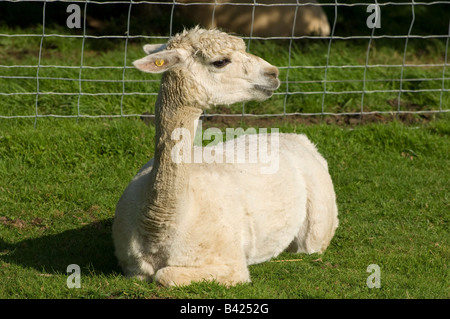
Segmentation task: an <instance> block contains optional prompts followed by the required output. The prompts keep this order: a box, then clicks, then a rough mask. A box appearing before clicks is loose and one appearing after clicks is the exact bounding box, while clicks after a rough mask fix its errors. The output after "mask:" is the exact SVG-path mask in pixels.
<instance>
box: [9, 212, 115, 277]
mask: <svg viewBox="0 0 450 319" xmlns="http://www.w3.org/2000/svg"><path fill="white" fill-rule="evenodd" d="M111 225H112V218H110V219H107V220H102V221H96V222H94V223H91V224H89V225H86V226H83V227H81V228H77V229H71V230H66V231H64V232H62V233H59V234H52V235H44V236H42V237H38V238H33V239H26V240H23V241H20V242H18V243H14V244H10V243H7V242H5V241H4V240H3V239H1V238H0V251H1V252H2V254H1V255H0V259H1V260H2V261H3V262H6V263H13V264H17V265H20V266H23V267H31V268H35V269H36V270H38V271H40V272H43V273H54V274H61V273H63V274H66V273H67V266H68V265H70V264H77V265H79V266H80V268H81V269H82V271H83V270H84V271H83V273H86V269H87V270H88V273H90V274H92V275H94V274H95V275H99V274H104V275H108V274H112V273H120V268H119V267H118V265H117V260H116V258H115V256H114V245H113V242H112V236H111Z"/></svg>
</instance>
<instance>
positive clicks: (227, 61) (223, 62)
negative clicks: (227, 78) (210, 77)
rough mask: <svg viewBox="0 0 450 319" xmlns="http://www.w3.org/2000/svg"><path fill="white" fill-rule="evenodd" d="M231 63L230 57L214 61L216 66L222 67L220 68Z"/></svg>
mask: <svg viewBox="0 0 450 319" xmlns="http://www.w3.org/2000/svg"><path fill="white" fill-rule="evenodd" d="M229 63H231V61H230V60H228V59H223V60H218V61H214V62H213V63H212V65H214V67H216V68H218V69H220V68H223V67H224V66H225V65H227V64H229Z"/></svg>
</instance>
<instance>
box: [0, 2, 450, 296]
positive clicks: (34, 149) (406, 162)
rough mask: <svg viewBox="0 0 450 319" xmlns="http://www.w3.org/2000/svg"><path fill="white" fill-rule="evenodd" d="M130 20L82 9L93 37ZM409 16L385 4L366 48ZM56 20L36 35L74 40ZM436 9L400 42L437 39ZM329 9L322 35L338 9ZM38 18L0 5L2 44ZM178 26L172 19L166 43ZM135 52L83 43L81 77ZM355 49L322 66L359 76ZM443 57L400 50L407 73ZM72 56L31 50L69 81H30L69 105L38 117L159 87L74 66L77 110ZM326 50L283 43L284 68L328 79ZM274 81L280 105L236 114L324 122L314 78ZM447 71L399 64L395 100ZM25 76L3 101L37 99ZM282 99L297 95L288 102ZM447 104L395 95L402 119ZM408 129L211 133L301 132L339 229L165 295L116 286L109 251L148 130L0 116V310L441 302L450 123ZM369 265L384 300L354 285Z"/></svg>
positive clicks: (117, 10)
mask: <svg viewBox="0 0 450 319" xmlns="http://www.w3.org/2000/svg"><path fill="white" fill-rule="evenodd" d="M347 2H350V1H347ZM358 2H359V1H358ZM137 7H138V6H137V5H136V6H134V8H137ZM127 8H128V5H125V6H123V5H117V6H116V5H114V6H101V5H89V10H88V17H89V19H91V18H93V19H97V20H98V21H100V24H98V27H93V26H89V27H88V29H87V33H88V34H91V35H105V34H108V35H111V34H116V35H117V34H123V32H124V30H126V21H127ZM139 8H140V6H139ZM405 8H406V7H405V6H387V7H383V9H382V10H383V11H382V29H381V30H376V33H375V35H377V34H378V32H381V33H382V34H390V35H405V34H407V33H408V28H409V25H410V19H411V13H412V12H411V8H409V7H408V8H406V9H405ZM65 9H66V4H64V3H58V2H56V3H47V12H46V16H47V22H46V33H47V34H51V33H55V34H80V32H81V31H80V30H68V29H67V28H65V27H64V25H65V18H66V15H65ZM447 9H448V5H445V4H442V5H441V4H440V5H433V6H415V23H414V28H413V30H412V34H419V35H430V34H434V35H437V34H444V35H445V34H448V21H447V20H446V19H445V17H444V18H442V17H443V16H445V15H443V14H442V12H447V11H448V10H447ZM446 10H447V11H446ZM170 11H171V6H170V5H167V6H162V7H160V8H159V9H157V8H154V7H151V8H147V10H135V11H133V12H132V19H131V22H132V24H131V25H130V34H132V35H136V34H150V35H160V36H167V35H168V30H167V25H168V21H169V18H170ZM325 11H326V12H327V15H328V17H329V20H330V21H331V22H333V19H334V8H333V7H326V8H325ZM36 12H42V4H39V3H5V2H2V3H0V34H20V33H22V34H41V33H42V25H41V23H42V15H40V14H36ZM61 12H62V14H61ZM366 15H367V14H366V12H365V7H361V6H355V7H339V11H338V19H337V24H336V30H335V35H337V36H351V35H370V30H368V29H367V28H366V27H365V18H364V19H356V18H355V17H361V16H364V17H366ZM111 16H114V19H111V18H110V17H111ZM98 21H97V22H98ZM148 21H151V23H149V22H148ZM430 21H432V22H433V23H430ZM189 23H190V22H186V21H184V20H183V19H181V18H180V17H179V16H178V15H177V12H176V11H175V13H174V24H173V28H174V31H179V30H181V29H182V28H183V25H185V26H188V27H189V26H190V24H189ZM40 41H41V38H40V37H0V61H1V62H0V64H1V65H22V66H23V65H37V63H38V59H39V46H40ZM156 41H157V40H155V41H154V42H156ZM158 41H159V40H158ZM145 42H149V41H145ZM159 42H161V41H159ZM142 44H144V42H143V41H142V40H133V39H130V41H129V42H128V50H127V56H126V59H125V56H124V53H125V41H124V40H123V39H86V41H85V42H84V46H85V49H84V54H83V65H85V66H86V65H91V66H118V67H121V66H123V65H124V64H126V65H131V62H132V61H133V60H135V59H137V58H140V57H142V56H143V53H142V49H141V46H142ZM248 44H250V48H251V50H250V51H251V52H252V53H254V54H257V55H260V56H262V57H263V58H265V59H266V60H268V61H269V62H271V63H273V64H274V65H277V66H282V67H283V66H287V65H289V54H288V49H287V48H288V47H289V45H290V42H289V41H281V40H279V41H256V40H251V41H248ZM367 45H368V40H354V39H353V40H351V41H349V40H336V39H335V40H333V43H332V46H331V48H330V56H329V63H330V65H356V66H358V65H359V66H361V65H364V64H365V61H366V53H367ZM446 45H447V42H446V39H445V38H444V39H417V40H415V39H410V40H409V43H408V50H407V51H406V56H405V61H406V63H411V64H429V65H431V64H443V63H444V62H445V51H446ZM81 46H82V39H69V38H59V37H46V38H45V39H44V41H43V42H42V48H43V50H42V54H41V65H68V66H74V68H73V69H63V68H45V67H43V68H40V69H39V77H40V81H39V90H40V92H53V93H71V94H73V95H58V94H48V95H40V96H39V97H38V108H37V113H38V114H40V115H47V114H55V115H75V116H76V115H79V114H81V115H109V114H121V113H122V114H142V113H144V112H149V113H153V111H154V102H155V99H156V96H155V95H148V96H142V95H132V96H128V95H125V96H122V92H123V90H124V88H125V92H146V93H152V94H153V93H156V92H157V90H158V87H159V79H160V77H159V76H157V75H156V76H152V75H148V74H143V73H141V72H138V71H137V70H134V69H127V70H126V71H125V73H123V70H122V69H121V68H117V69H108V68H106V69H83V70H82V73H81V76H82V79H83V82H82V84H81V90H82V92H84V93H88V95H83V96H80V97H79V96H78V93H79V92H80V86H79V82H78V78H79V76H80V69H79V66H80V61H81ZM404 47H405V39H377V40H374V41H373V42H372V46H371V48H370V54H369V60H368V61H369V64H372V65H376V64H402V61H403V50H404ZM447 50H448V49H447ZM327 52H328V41H326V40H314V41H313V40H299V41H293V43H292V47H291V60H290V64H291V65H296V66H324V65H325V64H326V61H327ZM280 71H281V73H280V79H281V80H282V81H284V82H283V83H282V86H281V87H280V89H279V91H278V92H277V93H279V94H278V95H275V96H274V97H272V98H271V99H269V100H268V101H266V102H264V103H246V104H245V106H244V107H245V112H246V113H252V114H262V113H282V112H288V113H289V112H305V113H310V112H321V111H322V94H302V93H303V92H322V91H323V89H324V87H323V83H321V82H313V81H321V80H323V78H324V72H323V71H324V70H323V69H308V68H302V67H300V68H295V69H290V70H289V74H288V73H287V72H288V71H287V69H285V68H282V69H281V70H280ZM445 71H446V70H445V69H443V68H442V66H441V67H434V66H427V67H420V68H418V67H406V68H405V69H404V76H403V77H404V79H407V80H405V81H404V82H403V89H407V90H416V91H417V90H422V89H425V90H426V89H438V90H440V89H441V88H442V87H444V88H448V87H449V84H450V83H449V80H448V79H447V78H448V76H447V77H445V76H446V73H445ZM363 72H364V69H361V68H336V69H335V68H330V69H328V73H327V80H328V81H330V82H328V83H327V90H329V91H336V92H339V91H355V90H356V91H358V90H362V88H363V87H362V82H358V81H355V80H361V79H362V78H363V75H364V74H363ZM400 72H401V70H400V68H369V69H367V72H366V79H367V80H370V81H367V82H366V90H398V89H399V81H398V79H399V76H400ZM36 74H37V69H36V68H25V67H19V68H0V88H1V92H2V93H17V92H22V93H24V92H36V78H35V77H36ZM124 75H125V76H124ZM11 76H14V77H16V78H13V79H11V78H9V77H11ZM123 76H124V77H123ZM288 76H289V77H288ZM443 76H444V81H442V77H443ZM17 77H22V78H17ZM23 77H29V78H23ZM123 78H124V79H125V80H126V81H125V82H124V85H125V86H124V87H123V86H122V85H123V84H122V79H123ZM436 78H438V79H437V80H436ZM439 78H440V80H439ZM287 79H289V84H287V82H286V80H287ZM104 80H108V81H104ZM111 80H112V81H111ZM380 80H382V81H380ZM115 81H119V82H115ZM287 85H288V86H287ZM105 92H106V93H107V94H106V95H98V96H93V95H89V93H94V94H95V93H105ZM284 92H291V93H292V92H299V94H293V95H289V96H288V97H287V98H286V99H285V96H284V95H283V93H284ZM397 98H398V93H397V92H387V93H376V94H366V95H365V98H364V104H363V105H362V106H361V94H360V93H358V94H354V93H346V94H327V95H326V96H325V100H324V106H325V108H324V110H323V111H325V112H359V111H360V110H361V108H362V109H363V110H364V111H397V106H398V101H397V100H396V99H397ZM448 105H450V92H444V91H438V92H412V93H411V92H404V93H402V94H401V103H400V109H401V110H403V111H405V110H408V111H423V110H439V108H440V107H441V106H442V107H443V108H444V109H448ZM242 108H243V105H242V104H239V105H233V106H230V108H225V107H223V106H219V107H218V108H217V109H214V110H211V111H210V112H212V113H241V112H242ZM35 114H36V95H35V94H30V95H1V96H0V115H3V116H15V115H31V116H34V115H35ZM414 118H415V121H408V123H409V124H408V123H399V122H396V121H393V122H389V123H385V124H370V125H353V126H336V125H325V124H324V123H326V121H323V122H320V119H319V120H317V122H319V123H321V124H317V125H314V126H310V125H306V126H305V125H301V124H299V123H297V122H296V121H292V120H289V119H287V118H286V119H276V120H272V121H270V122H246V121H240V120H238V121H234V122H231V123H230V122H224V123H225V124H224V123H221V124H222V125H219V126H220V127H222V126H223V125H229V126H231V127H237V126H243V127H244V128H245V127H248V126H253V127H256V128H257V127H279V128H280V131H282V132H295V133H306V134H307V135H308V136H309V137H310V138H311V140H312V141H313V142H314V143H316V144H317V145H318V148H319V150H320V152H321V153H322V154H323V155H324V156H325V158H327V160H328V163H329V167H330V172H331V175H332V178H333V181H334V183H335V188H336V193H337V198H338V206H339V218H340V226H339V228H338V230H337V232H336V236H335V238H334V239H333V241H332V243H331V245H330V247H329V248H328V250H327V251H326V252H325V253H324V254H323V255H318V254H313V255H294V254H287V253H283V254H282V255H280V256H279V257H278V258H276V260H274V261H271V262H266V263H263V264H259V265H253V266H250V273H251V278H252V283H251V284H245V285H238V286H236V287H232V288H225V287H223V286H220V285H218V284H215V283H195V284H193V285H191V286H188V287H181V288H180V287H178V288H162V287H159V286H158V285H156V284H154V283H146V282H140V281H138V280H134V279H127V278H125V277H123V276H122V274H121V272H120V269H119V267H117V261H116V259H115V257H114V255H113V245H112V240H111V225H112V218H113V214H114V207H115V205H116V203H117V201H118V199H119V197H120V195H121V194H122V192H123V190H124V188H125V187H126V185H127V184H128V183H129V181H130V180H131V178H132V177H133V176H134V174H135V173H136V172H137V170H138V169H139V168H140V167H141V166H142V165H143V164H144V163H145V162H147V161H148V159H149V158H151V157H152V156H153V152H154V149H153V142H154V133H155V132H154V127H153V125H150V126H146V125H145V124H144V123H143V122H142V121H140V120H139V119H137V118H120V119H79V120H78V121H77V120H75V119H64V120H62V119H54V118H38V119H37V126H36V128H34V127H33V126H34V121H35V120H34V119H33V118H31V119H0V298H449V297H450V291H449V286H450V285H449V277H448V275H449V272H448V262H449V255H450V250H449V236H448V229H449V228H448V219H449V197H448V196H449V195H448V194H449V182H448V181H449V180H450V171H449V169H448V167H449V164H450V161H449V155H448V154H449V150H450V139H449V135H450V121H449V120H450V119H449V116H448V114H439V115H438V116H429V117H427V119H426V121H423V118H422V116H420V115H415V116H414ZM325 120H326V119H325ZM417 121H419V123H418V124H414V125H411V123H412V122H417ZM383 122H385V121H383ZM205 124H207V123H206V121H205ZM216 124H217V123H216ZM208 125H215V122H209V124H208ZM204 126H205V128H206V125H204ZM289 260H296V261H289ZM69 264H78V265H80V267H81V288H80V289H69V288H67V286H66V280H67V276H68V274H67V273H66V268H67V266H68V265H69ZM370 264H377V265H379V266H380V269H381V288H380V289H376V288H374V289H369V288H368V287H367V285H366V279H367V277H368V276H369V275H370V273H368V272H367V271H366V269H367V267H368V266H369V265H370Z"/></svg>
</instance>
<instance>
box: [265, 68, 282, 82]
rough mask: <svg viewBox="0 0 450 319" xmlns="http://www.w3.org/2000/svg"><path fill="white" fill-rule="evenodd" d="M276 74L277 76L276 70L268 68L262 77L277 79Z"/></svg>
mask: <svg viewBox="0 0 450 319" xmlns="http://www.w3.org/2000/svg"><path fill="white" fill-rule="evenodd" d="M278 74H279V71H278V68H276V67H274V66H271V67H268V68H266V69H265V70H264V75H265V76H267V77H270V78H274V79H276V78H278Z"/></svg>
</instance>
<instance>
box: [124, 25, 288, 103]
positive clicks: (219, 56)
mask: <svg viewBox="0 0 450 319" xmlns="http://www.w3.org/2000/svg"><path fill="white" fill-rule="evenodd" d="M144 51H145V53H147V54H148V55H147V56H146V57H144V58H142V59H139V60H137V61H135V62H133V65H134V66H135V67H136V68H137V69H139V70H141V71H143V72H149V73H162V72H166V71H167V72H168V73H173V74H178V75H180V76H181V77H182V78H183V84H184V85H188V86H189V92H190V93H188V94H190V95H193V94H195V95H196V101H197V103H199V106H200V107H202V108H204V107H208V106H210V105H215V104H232V103H237V102H243V101H249V100H257V101H262V100H265V99H267V98H269V97H270V96H271V95H272V93H273V91H274V90H276V89H277V88H278V87H279V85H280V81H279V80H278V69H277V68H276V67H274V66H273V65H271V64H269V63H268V62H266V61H264V60H263V59H261V58H259V57H257V56H254V55H252V54H250V53H247V52H246V51H245V44H244V41H243V40H242V39H240V38H238V37H234V36H231V35H228V34H226V33H224V32H220V31H218V30H204V29H200V28H198V27H196V28H194V29H192V30H188V31H184V32H182V33H180V34H178V35H176V36H175V37H174V38H172V39H170V40H169V42H168V43H167V44H164V45H145V46H144ZM186 83H187V84H186Z"/></svg>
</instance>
